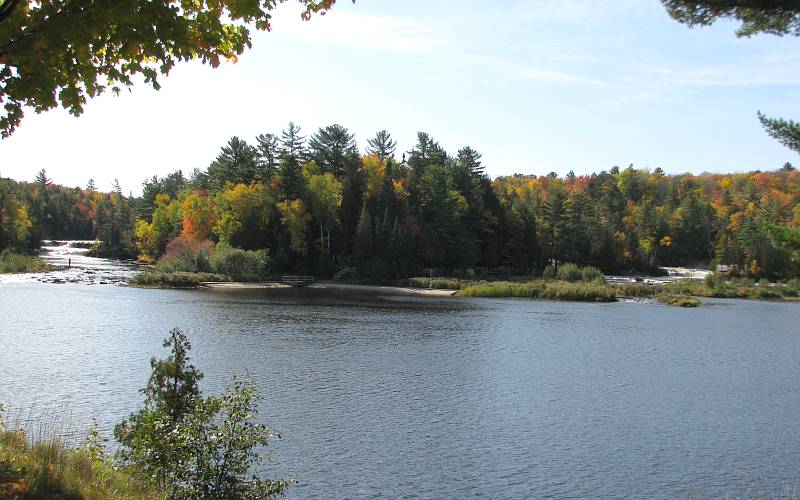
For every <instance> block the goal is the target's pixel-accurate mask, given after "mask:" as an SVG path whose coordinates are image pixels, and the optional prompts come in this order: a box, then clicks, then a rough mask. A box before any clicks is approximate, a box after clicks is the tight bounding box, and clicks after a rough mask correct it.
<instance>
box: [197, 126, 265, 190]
mask: <svg viewBox="0 0 800 500" xmlns="http://www.w3.org/2000/svg"><path fill="white" fill-rule="evenodd" d="M257 169H258V152H257V151H256V148H254V147H253V146H250V145H249V144H247V142H246V141H243V140H242V139H239V138H238V137H236V136H234V137H231V139H230V140H229V141H228V143H227V144H226V145H225V146H223V147H222V150H221V151H220V153H219V155H218V156H217V159H216V160H214V161H213V162H212V163H211V165H209V167H208V181H209V185H210V186H211V188H212V189H213V190H214V191H221V190H222V189H224V188H225V184H226V183H228V182H230V183H233V184H240V183H241V184H250V183H251V182H253V180H255V178H256V170H257Z"/></svg>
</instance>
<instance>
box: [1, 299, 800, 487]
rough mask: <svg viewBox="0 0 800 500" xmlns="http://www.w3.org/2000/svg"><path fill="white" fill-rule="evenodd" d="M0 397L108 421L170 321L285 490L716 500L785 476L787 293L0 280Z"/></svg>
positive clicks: (799, 392) (788, 480)
mask: <svg viewBox="0 0 800 500" xmlns="http://www.w3.org/2000/svg"><path fill="white" fill-rule="evenodd" d="M0 314H1V315H2V317H0V318H1V319H2V333H0V352H1V353H2V355H3V357H2V359H3V362H2V364H0V380H3V381H4V384H2V385H0V400H6V401H11V402H15V403H18V404H22V405H25V406H26V407H29V406H31V405H38V406H39V407H47V408H51V407H62V408H68V409H69V410H70V411H71V412H72V414H73V420H75V421H76V422H77V423H78V424H80V425H88V423H89V422H90V417H91V416H95V417H97V418H98V420H99V423H100V426H101V428H102V429H103V430H104V431H105V432H106V433H109V432H110V430H111V428H112V427H113V424H114V423H115V422H118V421H119V420H121V419H122V418H123V417H124V416H126V415H127V414H128V413H129V412H131V411H134V410H135V409H136V408H137V407H138V406H139V405H140V404H141V398H142V396H141V394H139V393H138V392H137V391H138V389H140V388H141V387H143V386H144V385H145V384H146V381H147V377H148V374H149V365H148V360H149V358H150V356H152V355H153V354H160V353H161V352H162V350H161V347H160V346H161V343H160V341H161V339H162V338H163V337H164V336H165V335H166V334H167V332H168V331H169V329H170V328H172V327H174V326H180V327H182V328H184V329H185V330H186V331H187V333H188V334H189V336H190V339H191V340H192V343H193V346H194V349H193V362H194V363H195V364H196V365H197V366H198V367H199V368H200V369H201V370H202V371H204V372H205V373H206V378H205V379H204V381H203V384H204V389H205V390H208V391H212V392H213V391H217V390H219V389H220V388H221V387H222V385H223V383H224V380H225V379H226V378H227V377H228V376H229V375H230V374H231V373H234V372H236V373H239V374H244V373H249V374H250V376H252V377H253V378H254V379H255V380H256V381H257V382H258V383H259V385H260V387H261V388H262V389H263V391H264V392H265V393H266V395H267V401H266V402H265V404H264V406H263V408H262V413H261V416H262V418H263V419H264V421H265V422H268V423H270V424H272V425H273V426H275V427H276V428H277V429H279V430H280V432H281V434H282V436H283V437H282V439H280V440H276V441H275V442H273V444H271V445H270V448H269V449H270V452H271V456H272V461H271V462H269V463H267V464H265V466H264V470H265V471H266V472H267V474H271V475H274V476H279V477H285V476H287V475H293V476H294V477H296V478H297V480H298V484H297V485H295V486H293V487H292V489H291V491H290V497H295V498H307V497H317V498H340V497H356V498H363V497H390V498H395V497H402V496H406V495H410V496H421V497H425V498H440V497H454V498H462V497H476V496H484V497H485V496H488V497H501V498H532V497H543V496H556V497H640V498H641V497H648V498H649V497H684V496H689V495H699V496H703V497H706V496H711V497H719V496H725V495H731V496H737V495H742V494H743V490H742V489H741V488H740V487H739V486H738V483H737V479H738V478H739V477H741V476H745V475H758V476H760V477H761V478H762V480H761V484H762V486H763V487H764V488H765V489H766V490H767V491H768V492H778V493H779V492H780V488H781V486H782V484H795V482H796V481H797V480H798V479H800V473H798V464H800V450H798V447H797V445H796V438H797V436H798V435H800V419H797V414H798V412H800V375H798V373H797V369H796V366H797V359H798V357H800V337H799V336H798V330H797V328H796V325H797V324H798V323H800V307H799V306H798V305H797V304H785V303H775V302H747V301H738V300H712V301H710V302H709V304H707V306H706V307H703V308H699V309H696V310H685V309H676V308H669V307H665V306H661V305H654V304H619V303H615V304H570V303H555V302H537V301H516V300H465V299H455V298H446V299H430V298H428V299H420V298H413V297H409V298H389V297H370V296H368V295H364V294H363V293H343V292H342V291H340V290H334V291H331V290H295V289H290V290H286V289H275V290H225V291H223V290H194V291H174V290H139V289H130V288H117V287H114V288H111V287H85V286H77V285H71V284H66V285H46V284H40V283H23V284H7V285H0Z"/></svg>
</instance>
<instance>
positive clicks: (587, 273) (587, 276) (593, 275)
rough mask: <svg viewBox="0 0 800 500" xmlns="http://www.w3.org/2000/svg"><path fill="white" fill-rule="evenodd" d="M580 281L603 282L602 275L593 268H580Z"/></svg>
mask: <svg viewBox="0 0 800 500" xmlns="http://www.w3.org/2000/svg"><path fill="white" fill-rule="evenodd" d="M581 279H583V281H586V282H587V283H588V282H592V281H598V282H599V281H603V273H602V271H600V270H599V269H597V268H596V267H594V266H586V267H582V268H581Z"/></svg>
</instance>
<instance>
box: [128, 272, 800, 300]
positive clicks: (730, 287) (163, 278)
mask: <svg viewBox="0 0 800 500" xmlns="http://www.w3.org/2000/svg"><path fill="white" fill-rule="evenodd" d="M545 274H547V273H545ZM551 274H552V276H550V277H548V276H537V277H518V278H509V279H505V280H476V279H461V278H451V277H441V278H422V277H416V278H409V279H405V280H400V281H397V282H395V283H394V284H393V285H385V284H364V283H342V282H335V281H318V282H310V283H309V284H307V285H304V286H303V288H305V289H309V290H339V291H342V292H345V293H356V294H358V293H362V294H375V295H387V296H415V297H464V298H521V299H536V300H554V301H564V302H616V301H618V300H623V299H628V300H647V301H655V302H660V303H663V304H666V305H669V306H674V307H698V306H700V305H702V302H701V301H700V300H699V299H698V297H701V298H702V297H714V298H741V299H771V300H789V301H797V300H800V299H799V297H800V280H798V279H793V280H788V281H785V282H777V283H770V282H767V281H766V280H762V281H760V282H755V281H753V280H749V279H747V278H728V277H725V276H722V275H720V274H710V275H708V276H707V277H706V278H705V279H704V280H697V279H683V280H680V281H675V282H671V283H646V282H641V283H625V284H619V283H609V282H607V281H606V280H605V279H604V277H603V275H602V274H601V273H600V271H599V270H597V269H596V268H592V267H584V268H581V267H577V266H573V265H570V264H565V265H564V266H562V267H561V268H560V269H559V270H558V271H554V272H552V273H551ZM129 286H134V287H141V288H178V289H182V288H210V289H218V290H232V289H291V288H293V286H292V285H290V284H287V283H285V282H280V281H277V280H276V281H233V280H232V279H230V277H229V276H225V275H218V274H209V273H186V272H173V273H163V272H158V271H156V272H148V273H142V274H139V275H137V276H135V277H134V278H133V279H132V280H131V282H130V284H129Z"/></svg>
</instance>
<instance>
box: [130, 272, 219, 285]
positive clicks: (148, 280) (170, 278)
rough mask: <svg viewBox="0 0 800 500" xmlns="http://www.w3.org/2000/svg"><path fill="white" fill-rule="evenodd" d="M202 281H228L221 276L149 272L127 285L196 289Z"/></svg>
mask: <svg viewBox="0 0 800 500" xmlns="http://www.w3.org/2000/svg"><path fill="white" fill-rule="evenodd" d="M204 281H230V278H228V277H227V276H223V275H221V274H211V273H187V272H172V273H165V272H161V271H151V272H145V273H141V274H137V275H136V276H134V277H133V278H132V279H131V281H130V282H129V283H128V285H129V286H132V287H137V288H198V287H200V286H202V284H203V282H204Z"/></svg>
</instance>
